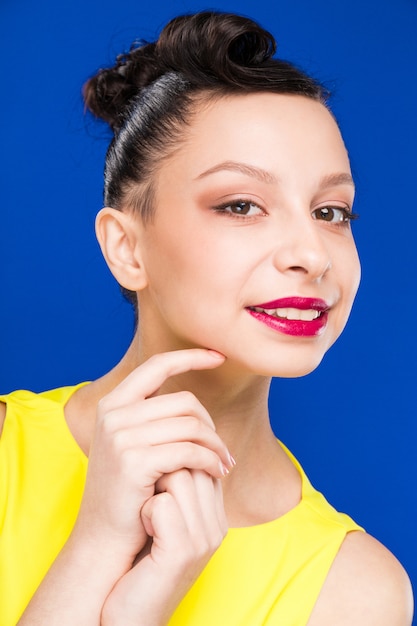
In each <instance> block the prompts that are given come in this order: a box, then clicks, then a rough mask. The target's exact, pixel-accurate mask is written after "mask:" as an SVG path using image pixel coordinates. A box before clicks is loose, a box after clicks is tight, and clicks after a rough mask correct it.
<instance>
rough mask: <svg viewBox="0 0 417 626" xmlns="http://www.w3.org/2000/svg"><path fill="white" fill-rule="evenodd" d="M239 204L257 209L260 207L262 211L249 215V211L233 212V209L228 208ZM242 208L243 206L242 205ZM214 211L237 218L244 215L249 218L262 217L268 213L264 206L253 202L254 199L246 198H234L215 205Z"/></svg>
mask: <svg viewBox="0 0 417 626" xmlns="http://www.w3.org/2000/svg"><path fill="white" fill-rule="evenodd" d="M239 205H249V209H250V208H251V207H256V208H257V209H259V211H260V213H257V214H256V216H255V215H247V213H232V211H227V210H226V209H229V208H232V207H237V206H239ZM241 208H243V207H242V206H241ZM213 211H215V212H216V213H222V214H223V215H228V216H229V217H232V218H235V219H242V216H243V217H247V219H250V218H253V217H258V216H260V215H261V216H262V217H263V216H265V215H266V213H265V211H264V210H263V209H262V207H260V206H259V204H256V202H252V200H245V199H244V198H238V199H237V200H233V201H232V202H224V203H223V204H219V205H217V206H214V207H213Z"/></svg>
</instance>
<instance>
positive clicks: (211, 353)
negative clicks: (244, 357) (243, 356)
mask: <svg viewBox="0 0 417 626" xmlns="http://www.w3.org/2000/svg"><path fill="white" fill-rule="evenodd" d="M207 352H208V353H209V354H210V355H211V356H212V357H214V358H215V359H219V361H220V359H221V360H222V361H224V359H225V356H224V354H220V352H216V350H207Z"/></svg>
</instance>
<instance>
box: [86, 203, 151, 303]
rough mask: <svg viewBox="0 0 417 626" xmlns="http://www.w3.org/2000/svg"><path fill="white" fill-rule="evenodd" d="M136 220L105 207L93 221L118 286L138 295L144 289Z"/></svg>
mask: <svg viewBox="0 0 417 626" xmlns="http://www.w3.org/2000/svg"><path fill="white" fill-rule="evenodd" d="M141 228H143V226H142V224H141V222H140V218H138V217H134V216H132V215H131V214H130V213H123V212H122V211H118V210H117V209H111V208H109V207H106V208H104V209H101V211H99V213H98V214H97V217H96V235H97V239H98V242H99V244H100V248H101V251H102V253H103V256H104V258H105V259H106V263H107V265H108V266H109V269H110V271H111V273H112V274H113V276H114V277H115V279H116V280H117V282H118V283H119V285H121V286H122V287H124V288H125V289H129V290H130V291H140V290H141V289H143V288H144V287H146V285H147V277H146V272H145V268H144V266H143V262H142V258H141V254H140V246H139V231H140V229H141Z"/></svg>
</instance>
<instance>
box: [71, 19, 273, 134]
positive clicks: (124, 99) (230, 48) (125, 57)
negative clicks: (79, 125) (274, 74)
mask: <svg viewBox="0 0 417 626" xmlns="http://www.w3.org/2000/svg"><path fill="white" fill-rule="evenodd" d="M275 50H276V44H275V40H274V38H273V36H272V35H271V34H270V33H269V32H268V31H266V30H264V29H263V28H261V27H260V26H259V25H258V24H256V22H253V21H252V20H250V19H248V18H245V17H242V16H239V15H234V14H232V13H218V12H208V11H207V12H202V13H196V14H194V15H183V16H180V17H176V18H174V19H173V20H172V21H171V22H169V23H168V24H167V26H165V28H164V29H163V30H162V32H161V34H160V37H159V39H158V41H156V42H155V43H143V42H142V43H136V44H133V46H132V47H131V49H130V51H129V52H128V53H125V54H121V55H119V56H118V57H117V59H116V63H115V65H114V67H111V68H108V69H101V70H99V71H98V73H97V74H96V75H95V76H94V77H93V78H90V80H88V81H87V83H86V84H85V86H84V90H83V95H84V100H85V104H86V107H87V108H88V109H89V110H90V111H91V112H92V113H93V114H94V115H95V116H96V117H99V118H101V119H103V120H104V121H106V122H107V123H108V124H109V125H110V127H111V128H112V129H113V130H114V131H117V129H119V128H120V127H121V126H122V124H123V123H124V121H125V119H126V117H127V116H128V115H129V112H130V106H129V105H130V103H131V102H132V100H133V99H134V98H135V97H136V96H137V94H138V93H139V91H140V90H141V89H143V88H144V87H146V86H148V85H149V84H150V83H152V82H153V81H154V80H156V79H157V78H158V77H160V76H162V75H163V74H165V73H167V72H178V73H180V74H182V75H183V77H184V78H185V79H186V80H187V81H189V83H190V84H191V85H193V86H196V87H200V88H201V87H202V88H204V87H208V86H212V85H216V83H218V82H222V81H223V82H227V83H228V84H230V85H234V86H235V87H240V88H242V87H243V88H245V85H247V81H248V74H250V73H251V72H255V73H256V72H257V68H258V71H259V68H260V67H261V66H262V65H265V63H266V62H267V61H268V59H270V57H271V56H272V55H273V54H274V52H275Z"/></svg>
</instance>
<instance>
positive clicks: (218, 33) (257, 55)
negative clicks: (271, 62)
mask: <svg viewBox="0 0 417 626" xmlns="http://www.w3.org/2000/svg"><path fill="white" fill-rule="evenodd" d="M275 50H276V43H275V40H274V38H273V36H272V35H271V34H270V33H269V32H268V31H266V30H264V29H263V28H261V27H260V26H259V25H258V24H256V22H253V21H252V20H250V19H248V18H245V17H242V16H239V15H234V14H232V13H216V12H202V13H197V14H195V15H184V16H180V17H177V18H175V19H173V20H172V21H171V22H170V23H169V24H168V25H167V26H166V27H165V28H164V29H163V31H162V32H161V35H160V37H159V40H158V42H157V43H156V52H157V54H158V57H159V59H161V60H163V61H164V64H165V65H166V67H167V69H171V70H174V71H180V72H182V73H183V74H184V75H185V77H186V78H187V79H189V80H190V81H191V82H192V83H197V84H198V75H199V74H200V75H201V77H202V79H203V82H204V83H205V84H207V78H208V75H211V78H212V80H213V82H216V81H217V80H219V79H220V80H222V79H224V78H226V79H229V78H230V77H233V80H236V78H238V74H239V67H242V68H243V67H244V68H251V67H252V68H254V67H256V66H258V65H259V64H262V63H264V62H265V61H267V60H268V59H269V58H270V57H271V56H272V55H273V54H274V53H275Z"/></svg>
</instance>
